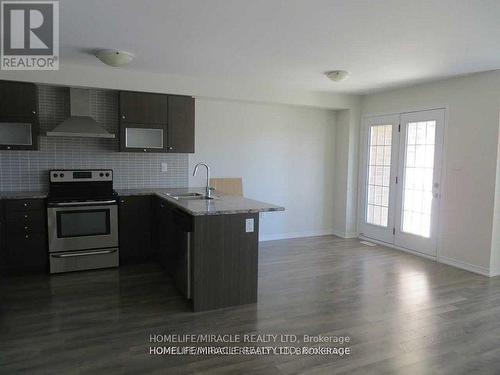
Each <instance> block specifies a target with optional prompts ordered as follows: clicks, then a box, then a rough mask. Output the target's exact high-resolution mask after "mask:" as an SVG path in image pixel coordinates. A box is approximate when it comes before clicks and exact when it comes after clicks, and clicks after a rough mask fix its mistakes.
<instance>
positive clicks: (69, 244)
mask: <svg viewBox="0 0 500 375" xmlns="http://www.w3.org/2000/svg"><path fill="white" fill-rule="evenodd" d="M49 173H50V190H49V197H48V199H47V223H48V230H49V258H50V273H60V272H69V271H81V270H88V269H96V268H107V267H117V266H118V264H119V248H118V198H117V195H116V192H115V191H114V190H113V171H112V170H109V169H98V170H52V171H50V172H49Z"/></svg>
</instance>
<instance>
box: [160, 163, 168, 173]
mask: <svg viewBox="0 0 500 375" xmlns="http://www.w3.org/2000/svg"><path fill="white" fill-rule="evenodd" d="M161 171H162V172H163V173H167V172H168V164H167V163H166V162H162V163H161Z"/></svg>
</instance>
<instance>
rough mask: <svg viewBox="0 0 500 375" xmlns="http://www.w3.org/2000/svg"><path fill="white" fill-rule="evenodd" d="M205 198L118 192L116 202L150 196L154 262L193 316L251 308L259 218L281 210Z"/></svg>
mask: <svg viewBox="0 0 500 375" xmlns="http://www.w3.org/2000/svg"><path fill="white" fill-rule="evenodd" d="M203 193H204V189H139V190H135V189H134V190H120V191H118V194H119V195H120V197H127V196H143V195H147V196H153V207H154V220H153V221H154V222H155V223H156V225H155V228H156V230H155V231H154V233H153V238H155V240H154V241H153V242H154V245H153V247H154V248H155V253H156V258H157V259H159V261H160V263H161V264H162V266H163V267H164V268H165V269H166V270H167V272H168V273H169V274H170V275H171V277H172V279H173V280H174V282H175V284H176V286H177V287H178V289H179V290H180V291H181V292H182V293H183V294H184V296H185V297H186V298H187V299H188V300H190V302H191V304H192V308H193V310H194V311H204V310H211V309H217V308H223V307H228V306H235V305H242V304H248V303H255V302H257V278H258V239H259V213H260V212H269V211H283V210H284V208H283V207H279V206H275V205H272V204H268V203H264V202H259V201H255V200H252V199H247V198H243V197H235V196H227V195H222V194H220V193H218V192H215V194H214V195H215V198H214V199H206V198H205V197H204V194H203ZM137 220H140V218H137ZM120 246H121V245H120Z"/></svg>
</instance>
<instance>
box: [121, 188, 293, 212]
mask: <svg viewBox="0 0 500 375" xmlns="http://www.w3.org/2000/svg"><path fill="white" fill-rule="evenodd" d="M204 191H205V189H204V188H189V189H188V188H171V189H150V188H146V189H129V190H117V192H118V195H120V196H127V195H128V196H130V195H156V196H158V197H160V198H162V199H165V200H166V201H168V202H169V203H172V204H173V205H175V206H177V207H178V208H179V209H181V210H183V211H184V212H187V213H188V214H190V215H193V216H201V215H228V214H239V213H257V212H269V211H284V210H285V208H284V207H280V206H276V205H274V204H269V203H264V202H260V201H256V200H253V199H248V198H243V197H235V196H229V195H223V194H221V193H219V192H217V191H214V197H215V199H175V198H173V197H172V196H175V195H176V194H183V193H202V194H203V193H204ZM169 194H170V195H169Z"/></svg>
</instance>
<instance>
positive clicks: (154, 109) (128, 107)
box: [120, 91, 194, 153]
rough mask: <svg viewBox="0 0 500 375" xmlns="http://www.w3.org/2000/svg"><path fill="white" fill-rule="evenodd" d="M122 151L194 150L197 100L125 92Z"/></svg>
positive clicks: (121, 100)
mask: <svg viewBox="0 0 500 375" xmlns="http://www.w3.org/2000/svg"><path fill="white" fill-rule="evenodd" d="M120 151H127V152H172V153H189V152H194V99H193V98H192V97H189V96H179V95H165V94H150V93H142V92H129V91H121V92H120Z"/></svg>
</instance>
